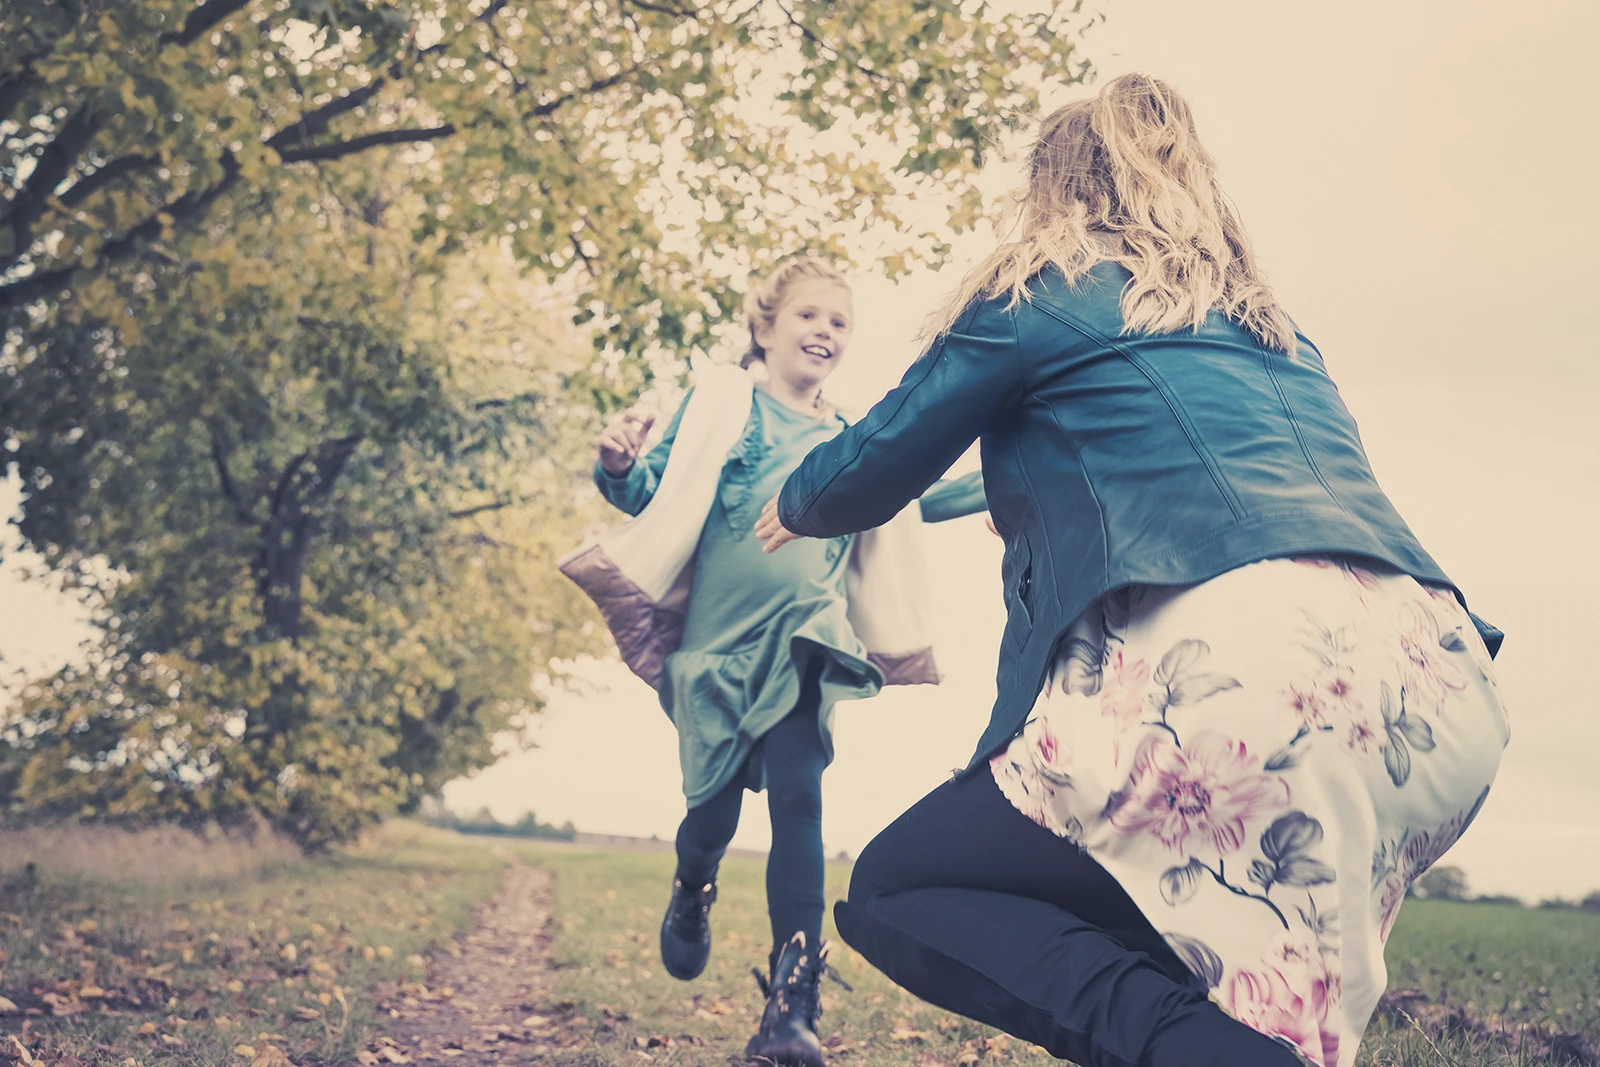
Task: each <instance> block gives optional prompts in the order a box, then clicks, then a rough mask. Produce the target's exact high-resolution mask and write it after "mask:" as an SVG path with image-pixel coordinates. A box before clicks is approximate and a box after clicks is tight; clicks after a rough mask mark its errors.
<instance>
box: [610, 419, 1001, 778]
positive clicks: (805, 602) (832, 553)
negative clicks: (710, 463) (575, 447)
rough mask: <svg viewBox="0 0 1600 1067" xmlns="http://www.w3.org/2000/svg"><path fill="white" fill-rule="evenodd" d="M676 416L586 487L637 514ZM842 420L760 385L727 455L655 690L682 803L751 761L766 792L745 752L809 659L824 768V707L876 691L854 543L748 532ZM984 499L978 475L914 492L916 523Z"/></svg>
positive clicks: (662, 460)
mask: <svg viewBox="0 0 1600 1067" xmlns="http://www.w3.org/2000/svg"><path fill="white" fill-rule="evenodd" d="M685 404H687V400H685ZM682 417H683V408H682V407H680V408H679V409H678V413H677V414H676V415H674V416H673V419H672V422H671V423H670V424H669V425H668V426H667V430H666V433H665V435H664V436H663V437H662V439H661V442H660V443H659V444H657V445H656V446H655V448H653V449H651V451H650V452H649V453H648V454H647V455H646V456H645V457H644V458H643V459H641V460H640V461H639V462H637V463H635V464H634V465H633V466H632V467H631V468H630V469H629V470H628V472H627V473H626V474H624V475H621V476H612V475H610V474H608V473H606V471H605V469H604V468H602V467H600V466H599V465H598V464H597V465H596V466H595V484H596V485H598V486H599V488H600V491H601V493H602V494H604V495H605V497H606V499H607V500H609V501H610V502H611V503H612V504H613V505H614V506H616V507H617V508H619V509H621V510H622V511H625V512H627V513H628V514H630V515H637V514H639V512H641V511H643V510H644V508H645V505H646V504H648V503H649V502H650V498H651V497H652V496H654V495H655V491H656V487H657V486H658V485H659V484H660V482H661V474H662V472H663V471H664V470H665V469H666V466H667V458H668V457H669V456H670V455H671V454H672V443H673V441H674V440H675V439H676V437H677V432H678V423H679V421H680V420H681V419H682ZM846 425H847V424H846V422H845V420H844V419H843V418H841V417H839V416H838V415H833V414H830V415H827V416H824V417H820V418H819V417H817V416H813V415H809V414H806V413H804V412H800V411H796V410H794V409H793V408H790V407H788V406H786V405H785V404H783V403H781V402H779V401H778V400H775V399H773V397H772V396H771V395H770V394H768V393H766V392H765V391H763V390H760V389H757V390H756V391H755V402H754V403H753V404H752V405H751V410H750V419H749V422H748V423H746V425H745V432H744V435H743V437H742V438H741V439H740V441H739V443H738V444H737V445H736V446H735V447H734V448H733V449H732V450H731V451H730V452H729V453H728V459H727V462H726V463H725V464H724V466H723V468H722V478H721V481H720V482H719V483H718V488H717V496H716V500H715V501H714V502H713V504H712V506H711V511H710V513H709V514H708V515H707V516H706V524H705V528H704V529H703V530H702V531H701V534H700V543H699V547H698V548H697V550H696V554H695V573H694V586H693V589H692V590H691V592H690V595H689V605H688V613H687V619H686V622H685V625H684V632H683V643H682V645H681V646H680V647H679V648H678V650H677V651H676V652H674V653H673V654H672V655H671V656H669V657H668V658H667V661H666V663H665V672H664V674H663V676H662V679H661V682H660V685H659V690H660V695H661V707H662V708H663V709H664V710H665V711H666V713H667V716H668V717H669V718H670V719H672V722H673V725H675V726H676V727H677V730H678V753H679V760H680V762H681V764H682V767H683V791H684V795H685V796H686V797H687V798H688V801H689V806H690V807H694V806H696V805H697V804H700V803H702V802H704V801H706V800H709V799H711V797H713V796H715V795H716V794H717V793H718V792H719V791H720V790H721V789H722V788H723V787H724V786H726V785H728V783H729V782H731V781H732V780H733V779H734V777H735V776H736V775H738V774H740V773H741V772H742V771H745V770H746V768H747V765H749V767H748V772H749V774H750V775H751V777H750V779H749V781H748V782H747V783H746V784H747V785H748V786H749V787H750V788H752V789H757V790H759V789H761V788H762V787H763V785H764V781H763V777H762V769H761V766H760V764H761V761H760V760H755V761H751V760H749V756H750V753H751V750H752V749H753V748H754V747H755V744H756V742H757V741H758V740H759V739H760V738H761V737H762V735H764V734H765V733H766V732H767V731H768V730H770V729H772V728H773V727H774V726H776V725H777V724H778V723H779V722H780V721H781V720H782V719H783V718H784V716H786V715H788V714H789V712H790V711H792V710H793V709H794V707H795V705H796V703H797V702H798V701H799V699H800V686H801V679H802V678H803V677H804V676H805V673H806V671H807V670H808V669H810V668H812V665H813V663H815V664H816V668H815V669H816V670H817V677H818V681H819V685H820V688H821V702H820V706H819V708H818V713H817V722H818V725H819V727H820V729H821V731H822V744H823V748H824V749H825V751H826V752H827V756H828V760H829V762H832V759H833V705H834V704H835V703H836V702H838V701H840V700H859V699H862V698H864V697H870V696H872V695H874V694H876V693H877V692H878V690H879V689H880V688H882V686H883V676H882V674H880V673H879V671H878V669H877V668H876V667H875V666H873V665H872V664H871V663H870V662H869V661H868V660H867V650H866V649H865V648H864V647H862V644H861V641H860V639H859V638H857V637H856V634H855V631H854V630H852V629H851V627H850V622H849V620H848V618H847V615H846V611H847V607H848V603H847V601H846V597H845V574H846V569H847V567H848V564H849V560H850V546H851V542H852V537H851V536H845V537H835V538H832V539H829V540H815V539H811V538H802V539H800V540H797V541H794V542H792V543H790V544H788V545H786V546H785V547H784V548H783V550H782V551H780V552H774V553H772V554H770V555H769V554H767V553H765V552H763V551H762V545H761V542H760V541H759V540H758V539H757V538H756V536H755V533H754V529H753V528H754V526H755V524H756V520H757V519H758V518H759V517H760V515H761V509H762V507H763V506H765V504H766V502H767V501H768V500H771V499H772V498H773V497H774V496H776V495H777V493H778V490H780V489H781V488H783V483H784V480H785V479H786V478H788V477H789V474H790V473H791V472H792V471H793V470H794V469H795V468H796V467H798V466H799V465H800V461H801V460H802V459H804V458H805V455H806V453H808V452H810V451H811V449H813V448H815V447H816V446H817V445H819V444H822V443H823V442H825V441H828V440H830V439H831V438H833V437H834V436H835V435H836V434H838V433H839V432H840V431H841V430H843V429H844V428H845V426H846ZM986 507H987V504H986V502H985V501H984V496H983V482H982V477H981V475H979V474H978V473H976V472H975V473H973V474H970V475H966V476H964V477H962V478H959V479H955V480H952V481H949V482H941V483H939V484H938V485H936V486H935V487H934V488H933V489H931V490H929V492H928V493H927V494H926V495H925V496H924V497H923V499H922V514H923V518H924V519H925V520H926V521H932V522H938V521H942V520H944V519H951V518H956V517H958V516H961V515H970V514H973V513H975V512H979V511H983V510H984V509H985V508H986Z"/></svg>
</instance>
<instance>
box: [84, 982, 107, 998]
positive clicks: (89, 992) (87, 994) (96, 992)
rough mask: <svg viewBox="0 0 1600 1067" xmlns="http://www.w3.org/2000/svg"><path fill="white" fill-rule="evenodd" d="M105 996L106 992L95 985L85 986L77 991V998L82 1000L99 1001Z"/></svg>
mask: <svg viewBox="0 0 1600 1067" xmlns="http://www.w3.org/2000/svg"><path fill="white" fill-rule="evenodd" d="M105 995H106V991H105V990H104V989H101V988H100V987H99V986H97V985H86V986H84V987H83V988H82V989H80V990H78V996H79V997H81V998H83V999H84V1000H99V999H100V998H101V997H103V996H105Z"/></svg>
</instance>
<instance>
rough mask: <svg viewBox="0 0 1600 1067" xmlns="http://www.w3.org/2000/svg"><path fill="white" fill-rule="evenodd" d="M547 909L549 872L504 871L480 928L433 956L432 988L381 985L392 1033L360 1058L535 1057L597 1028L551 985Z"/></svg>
mask: <svg viewBox="0 0 1600 1067" xmlns="http://www.w3.org/2000/svg"><path fill="white" fill-rule="evenodd" d="M550 909H551V892H550V873H549V872H548V871H546V870H543V869H541V868H538V867H527V866H522V865H521V864H515V863H513V864H512V865H511V866H509V867H507V868H506V872H505V877H504V878H503V880H502V881H501V883H500V889H499V891H498V892H496V893H495V895H494V896H493V897H492V898H491V899H490V900H489V901H487V902H486V903H485V904H484V905H483V906H482V907H481V908H480V909H479V911H478V921H477V925H476V926H475V927H474V928H473V929H472V930H471V931H470V932H469V933H467V934H464V935H461V936H458V937H457V938H456V939H455V941H454V942H452V944H451V945H450V946H449V955H445V954H444V953H438V954H436V960H435V965H434V967H433V968H432V969H431V971H430V974H429V976H428V984H427V985H426V986H422V985H414V984H408V985H404V986H398V987H395V988H392V989H388V990H384V991H383V993H384V994H385V995H384V998H383V1000H382V1001H381V1002H380V1009H382V1012H387V1013H388V1014H389V1016H390V1022H389V1026H388V1029H389V1033H390V1034H391V1035H392V1037H390V1038H385V1039H382V1040H380V1041H378V1042H376V1043H374V1044H373V1045H370V1046H368V1048H367V1049H366V1050H364V1051H363V1052H362V1053H361V1058H360V1062H361V1063H362V1064H365V1065H370V1064H383V1063H442V1062H448V1063H451V1064H454V1065H456V1067H476V1065H478V1064H503V1063H532V1062H537V1061H539V1060H541V1059H543V1058H544V1057H545V1056H547V1055H548V1054H549V1053H550V1052H551V1051H552V1049H553V1048H556V1047H562V1046H567V1045H570V1044H573V1043H575V1042H576V1041H580V1040H583V1038H584V1037H587V1036H589V1035H590V1034H592V1033H593V1030H594V1025H593V1024H592V1023H591V1022H590V1021H589V1020H587V1019H582V1018H575V1017H574V1012H575V1009H574V1008H573V1006H572V1005H571V1004H562V1003H556V1002H555V998H554V996H553V994H552V992H551V990H550V971H549V965H548V962H547V960H546V948H547V944H548V938H547V934H546V930H545V928H546V926H547V924H548V923H549V921H550ZM382 1012H380V1018H381V1014H382ZM580 1035H581V1036H580Z"/></svg>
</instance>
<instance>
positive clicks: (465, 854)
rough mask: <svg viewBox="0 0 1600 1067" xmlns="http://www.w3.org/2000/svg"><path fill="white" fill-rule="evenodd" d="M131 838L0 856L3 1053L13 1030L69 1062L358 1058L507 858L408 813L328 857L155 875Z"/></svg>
mask: <svg viewBox="0 0 1600 1067" xmlns="http://www.w3.org/2000/svg"><path fill="white" fill-rule="evenodd" d="M140 843H141V839H138V838H135V839H132V840H130V841H127V842H124V843H123V845H122V846H121V847H120V848H118V847H115V846H113V845H110V844H109V843H108V842H105V841H95V842H91V844H93V845H95V846H96V848H97V849H98V854H96V852H95V849H86V848H84V847H83V845H82V843H81V842H79V841H78V840H76V839H75V838H73V837H72V836H71V835H70V834H69V835H67V836H66V837H65V838H64V840H63V841H62V842H61V843H60V844H59V845H57V846H56V847H57V850H59V851H62V852H67V853H72V854H74V855H73V857H72V859H73V862H71V863H69V864H67V866H68V867H69V868H75V869H76V870H77V873H56V872H53V871H52V870H51V869H50V867H49V866H48V865H47V864H48V860H45V861H42V862H43V863H44V864H45V866H44V867H43V869H42V870H40V871H34V872H30V871H28V870H27V869H26V868H24V867H20V866H19V865H17V864H15V863H7V862H5V860H6V859H15V858H16V856H15V855H12V856H10V857H4V856H0V996H4V997H5V998H7V999H8V1001H9V1004H0V1063H6V1064H10V1063H25V1062H26V1059H25V1058H24V1056H23V1054H22V1053H21V1052H20V1051H19V1049H18V1045H17V1042H16V1041H14V1040H13V1037H12V1035H20V1040H21V1043H22V1044H23V1045H25V1046H26V1047H28V1048H29V1050H30V1051H29V1052H28V1055H30V1056H37V1058H38V1060H39V1062H40V1063H41V1064H46V1065H52V1064H58V1063H59V1064H63V1065H67V1067H76V1064H78V1063H83V1064H92V1065H95V1067H99V1065H101V1064H106V1065H138V1067H216V1065H220V1064H233V1065H241V1067H243V1065H249V1064H252V1063H256V1062H258V1061H259V1064H260V1067H283V1064H285V1063H286V1062H289V1060H290V1058H291V1057H292V1060H293V1062H295V1063H299V1064H309V1063H337V1062H341V1061H347V1062H351V1063H354V1062H356V1059H355V1057H356V1056H357V1054H358V1052H359V1051H361V1050H362V1049H364V1048H365V1047H366V1046H367V1045H368V1044H369V1043H372V1042H373V1041H374V1040H375V1039H376V1038H377V1037H378V1036H379V1035H380V1033H381V1030H380V1029H379V1028H378V1027H377V1021H378V1018H379V1014H378V1010H377V1004H378V1001H379V998H380V996H381V995H382V993H383V991H384V990H385V989H386V988H387V987H388V986H390V985H393V984H395V983H399V982H401V981H404V980H406V979H407V978H412V977H421V976H422V974H423V973H424V970H425V968H426V959H425V956H424V955H423V953H426V952H427V951H429V949H430V946H433V945H434V944H435V943H436V942H438V940H439V939H440V938H441V937H448V936H449V935H450V934H451V933H453V932H455V931H456V930H458V929H460V928H461V927H463V926H464V925H466V924H468V923H470V922H471V918H472V910H473V908H474V906H475V905H476V904H477V903H478V901H480V900H481V899H483V897H485V896H486V895H487V894H489V893H491V892H492V891H493V890H494V888H495V886H496V884H497V883H498V881H499V876H500V870H501V867H502V861H501V860H500V859H498V858H496V857H495V856H494V854H493V853H491V852H490V851H489V849H488V848H486V847H484V846H483V845H481V844H480V843H478V842H477V841H472V840H468V839H464V838H459V837H456V836H455V835H452V834H446V833H443V832H439V831H432V830H427V829H425V828H422V827H416V826H412V825H410V824H405V823H399V824H394V825H391V826H389V827H386V828H385V829H384V830H383V831H382V832H381V833H379V834H377V835H375V836H374V838H373V839H372V840H371V841H370V842H368V843H366V844H364V845H362V846H360V847H356V848H352V849H349V850H346V851H343V852H340V853H337V854H335V855H332V856H327V857H323V858H319V859H315V860H307V859H299V858H288V857H286V856H284V855H283V854H282V852H281V851H280V850H269V851H268V852H267V853H266V855H265V857H264V859H262V860H261V861H260V862H256V863H250V862H248V859H247V857H240V856H238V855H236V854H232V853H228V854H226V855H224V856H223V858H222V861H221V862H218V863H213V864H212V866H213V867H215V868H216V869H215V870H208V866H207V862H206V856H205V855H200V856H183V857H180V859H179V862H178V863H177V864H175V866H176V870H174V871H172V872H167V871H164V870H163V869H162V862H161V859H160V857H159V855H152V854H151V850H150V849H148V848H143V849H141V848H140V847H139V846H140ZM6 847H7V846H6V842H4V841H3V840H0V851H3V850H5V849H6ZM17 849H18V846H16V845H15V844H12V845H11V846H10V851H11V852H13V853H15V852H16V851H17ZM79 854H82V855H79ZM30 1010H31V1011H32V1012H36V1013H38V1014H26V1013H28V1012H29V1011H30ZM24 1027H26V1029H25V1030H24Z"/></svg>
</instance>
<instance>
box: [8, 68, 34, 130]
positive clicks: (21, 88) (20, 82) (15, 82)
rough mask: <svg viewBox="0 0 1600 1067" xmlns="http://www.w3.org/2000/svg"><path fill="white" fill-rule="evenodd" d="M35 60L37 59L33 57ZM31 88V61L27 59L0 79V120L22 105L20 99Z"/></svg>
mask: <svg viewBox="0 0 1600 1067" xmlns="http://www.w3.org/2000/svg"><path fill="white" fill-rule="evenodd" d="M34 58H37V57H34ZM31 88H33V59H27V60H25V61H23V62H22V63H21V64H19V65H18V66H17V69H16V70H13V71H10V72H8V73H7V74H6V76H5V77H3V78H0V120H4V119H6V118H7V117H9V116H10V114H11V109H12V108H14V107H16V106H17V105H18V104H20V103H22V98H23V97H25V96H27V95H28V90H29V89H31Z"/></svg>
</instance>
